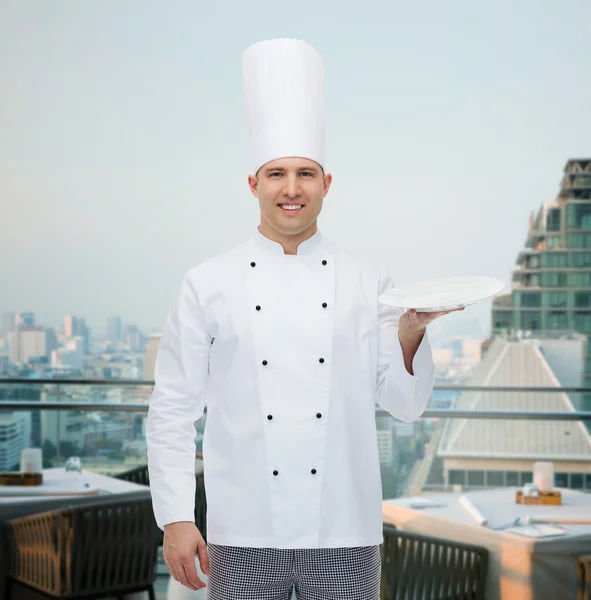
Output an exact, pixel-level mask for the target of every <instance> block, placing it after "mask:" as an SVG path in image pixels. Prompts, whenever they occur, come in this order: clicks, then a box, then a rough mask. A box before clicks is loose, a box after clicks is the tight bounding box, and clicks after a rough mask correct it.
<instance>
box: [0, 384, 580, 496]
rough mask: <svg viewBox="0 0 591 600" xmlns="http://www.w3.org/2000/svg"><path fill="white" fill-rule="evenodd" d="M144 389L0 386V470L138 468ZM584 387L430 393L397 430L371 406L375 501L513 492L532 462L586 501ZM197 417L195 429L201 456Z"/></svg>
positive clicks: (142, 452)
mask: <svg viewBox="0 0 591 600" xmlns="http://www.w3.org/2000/svg"><path fill="white" fill-rule="evenodd" d="M152 389H153V382H152V381H103V380H100V381H89V380H84V381H73V380H50V381H38V380H28V379H4V380H2V379H0V471H17V470H19V467H20V453H21V451H22V450H23V449H24V448H31V447H38V448H42V450H43V462H44V467H45V468H48V467H58V466H64V464H65V461H66V460H67V459H68V458H69V457H71V456H78V457H80V458H81V461H82V465H83V467H84V468H85V469H88V470H91V471H96V472H100V473H103V474H107V475H114V474H116V473H118V472H121V471H124V470H128V469H130V468H133V467H135V466H138V465H143V464H146V453H147V449H146V438H145V430H146V418H147V412H148V405H149V400H150V396H151V393H152ZM590 397H591V388H565V387H550V388H541V387H533V388H524V387H500V388H499V387H497V388H494V387H489V386H485V387H473V386H472V387H470V386H441V385H440V386H436V387H435V390H434V392H433V395H432V397H431V399H430V402H429V405H428V407H427V409H426V410H425V412H424V414H423V416H422V417H421V418H420V419H419V420H418V421H416V422H414V423H403V422H400V421H398V420H396V419H394V418H393V417H392V416H391V415H390V414H389V413H387V412H386V411H383V410H381V409H380V408H379V407H376V427H377V438H378V448H379V455H380V465H381V471H382V488H383V496H384V498H393V497H398V496H402V495H418V494H425V493H432V492H435V491H458V490H467V489H468V490H471V489H482V488H487V487H499V486H521V485H524V484H526V483H529V482H531V481H532V477H533V475H532V474H533V464H534V463H535V462H536V461H552V462H553V463H554V464H555V483H556V486H557V487H569V488H573V489H578V490H584V491H588V492H591V468H590V465H591V435H590V434H589V429H591V412H588V411H585V410H583V409H584V407H585V406H589V404H588V403H587V404H586V402H587V401H588V398H590ZM206 420H207V412H206V413H205V414H204V416H203V418H202V419H200V420H199V421H198V422H197V423H196V447H195V450H196V453H200V452H201V450H202V439H203V431H204V428H205V424H206Z"/></svg>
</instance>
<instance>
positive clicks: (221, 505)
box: [146, 39, 449, 600]
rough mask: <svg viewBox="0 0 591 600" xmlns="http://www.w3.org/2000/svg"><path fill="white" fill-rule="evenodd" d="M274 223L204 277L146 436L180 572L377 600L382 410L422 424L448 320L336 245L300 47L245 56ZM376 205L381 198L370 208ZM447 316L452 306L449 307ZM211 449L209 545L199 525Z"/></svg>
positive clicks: (257, 155)
mask: <svg viewBox="0 0 591 600" xmlns="http://www.w3.org/2000/svg"><path fill="white" fill-rule="evenodd" d="M242 69H243V78H244V92H245V100H246V114H247V120H248V126H249V132H250V142H251V160H252V164H251V169H252V174H251V175H249V177H248V182H249V187H250V190H251V192H252V194H253V195H254V196H255V197H256V198H257V199H258V203H259V208H260V215H261V218H260V225H259V226H258V228H257V229H256V230H255V231H254V235H253V236H252V237H251V238H250V239H248V240H247V241H245V242H243V243H242V244H240V245H239V246H237V247H235V248H233V249H231V250H229V251H227V252H225V253H223V254H221V255H219V256H216V257H213V258H210V259H208V260H206V261H204V262H202V263H201V264H199V265H197V266H195V267H194V268H192V269H190V270H189V271H188V272H187V273H186V275H185V277H184V279H183V281H182V283H181V285H180V290H179V291H178V294H177V296H176V299H175V301H174V304H173V306H172V309H171V310H170V313H169V315H168V317H167V319H166V323H165V327H164V331H163V334H162V338H161V342H160V347H159V350H158V355H157V360H156V366H155V388H154V392H153V395H152V398H151V401H150V406H149V413H148V420H147V429H146V438H147V445H148V466H149V472H150V485H151V493H152V499H153V508H154V514H155V518H156V522H157V524H158V526H159V527H160V528H161V529H163V530H164V559H165V562H166V565H167V567H168V569H169V570H170V572H171V575H172V576H173V577H174V579H176V580H177V581H179V582H180V583H181V584H183V585H185V586H186V587H188V588H190V589H193V590H196V589H201V588H203V587H205V585H206V584H205V583H204V582H203V581H202V580H201V579H200V578H199V577H198V575H197V571H196V563H195V555H196V554H197V555H198V560H199V563H200V566H201V569H202V571H203V573H204V574H205V575H207V576H208V580H207V597H208V598H210V599H212V600H213V599H215V600H217V599H220V600H222V599H224V600H234V599H238V598H240V599H242V598H251V599H253V600H255V599H256V600H266V599H269V600H270V599H279V598H281V599H285V600H289V599H290V598H291V594H292V589H293V587H295V590H296V594H297V597H298V598H301V599H321V598H339V599H341V600H346V599H353V598H358V599H360V600H361V599H362V600H372V599H376V600H377V599H378V598H379V587H380V568H381V562H380V552H379V545H380V544H381V542H382V541H383V538H382V491H381V479H380V461H379V454H378V442H377V434H376V417H375V408H376V403H377V404H379V405H380V406H381V407H382V408H384V409H385V410H387V411H388V412H390V413H391V414H392V415H393V416H394V417H396V418H397V419H400V420H402V421H405V422H412V421H415V420H416V419H418V418H419V417H420V415H421V414H422V413H423V410H424V409H425V406H426V404H427V401H428V399H429V397H430V395H431V392H432V389H433V383H434V374H435V370H434V364H433V360H432V354H431V347H430V344H429V338H428V335H427V331H426V327H427V324H428V323H430V322H431V321H432V320H433V319H435V318H437V317H439V316H440V315H442V314H445V313H443V312H439V313H416V312H415V311H408V312H406V313H404V314H403V311H401V310H399V309H395V308H392V307H388V306H385V305H382V304H381V303H379V302H378V296H379V295H380V294H381V293H383V292H385V291H387V290H389V289H391V288H392V287H393V283H392V281H391V279H390V278H389V276H388V275H387V274H386V272H385V271H384V270H380V269H376V268H374V267H372V266H370V265H367V264H366V263H365V262H363V261H362V260H360V259H358V258H356V257H354V256H352V255H351V254H349V253H348V252H347V251H346V250H344V249H342V248H341V247H339V246H338V245H337V244H335V243H333V242H332V241H330V240H329V239H327V238H326V237H324V236H323V235H322V234H321V232H320V231H319V229H318V225H317V218H318V215H319V214H320V211H321V209H322V203H323V200H324V198H325V196H326V195H327V194H328V191H329V188H330V186H331V182H332V176H331V175H330V174H328V173H326V169H325V127H324V86H323V62H322V57H321V56H320V55H319V54H318V52H317V51H316V50H314V49H313V48H312V47H311V46H309V45H308V44H306V43H305V42H303V41H300V40H293V39H274V40H268V41H263V42H259V43H256V44H253V45H252V46H250V47H249V48H247V49H246V51H245V52H244V53H243V55H242ZM363 201H364V202H366V201H367V199H364V200H363ZM448 312H449V311H448ZM206 396H207V421H206V427H205V432H204V439H203V460H204V478H205V489H206V496H207V537H208V542H207V546H206V545H205V542H204V541H203V538H202V536H201V534H200V532H199V531H198V530H197V527H196V526H195V523H194V499H195V443H194V439H195V428H194V422H195V421H197V420H198V419H200V418H201V416H202V415H203V412H204V406H205V401H206Z"/></svg>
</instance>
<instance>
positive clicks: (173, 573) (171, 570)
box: [164, 558, 179, 581]
mask: <svg viewBox="0 0 591 600" xmlns="http://www.w3.org/2000/svg"><path fill="white" fill-rule="evenodd" d="M164 564H165V565H166V568H167V569H168V572H169V573H170V574H171V576H172V578H173V579H176V581H178V580H179V577H178V575H177V574H176V569H175V567H174V563H172V562H171V561H169V560H167V559H166V558H165V559H164Z"/></svg>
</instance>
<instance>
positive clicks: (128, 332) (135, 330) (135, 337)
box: [124, 325, 147, 352]
mask: <svg viewBox="0 0 591 600" xmlns="http://www.w3.org/2000/svg"><path fill="white" fill-rule="evenodd" d="M124 341H125V344H126V345H127V346H128V347H129V349H130V350H131V351H132V352H143V351H144V348H145V347H146V342H147V340H146V336H145V335H144V334H143V333H142V332H141V330H140V328H139V327H138V326H137V325H128V326H127V327H126V328H125V335H124Z"/></svg>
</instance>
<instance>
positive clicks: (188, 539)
mask: <svg viewBox="0 0 591 600" xmlns="http://www.w3.org/2000/svg"><path fill="white" fill-rule="evenodd" d="M163 554H164V562H165V563H166V566H167V568H168V570H169V571H170V574H171V575H172V577H174V578H175V579H176V580H177V581H178V582H179V583H182V584H183V585H184V586H185V587H188V588H189V589H190V590H201V589H203V588H204V587H206V584H205V582H203V581H201V579H199V577H198V575H197V569H196V568H195V554H197V555H199V564H200V566H201V570H202V571H203V572H204V573H205V574H206V575H209V555H208V553H207V545H206V544H205V540H204V539H203V536H202V535H201V533H200V532H199V529H197V526H196V525H195V523H191V522H190V521H179V522H177V523H168V524H167V525H165V526H164V545H163Z"/></svg>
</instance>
